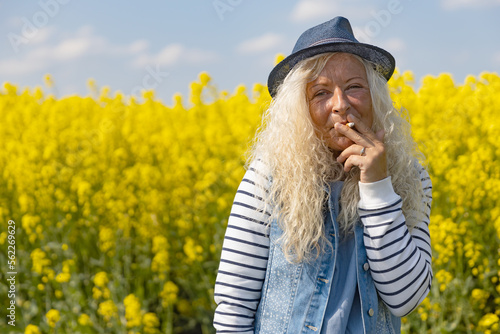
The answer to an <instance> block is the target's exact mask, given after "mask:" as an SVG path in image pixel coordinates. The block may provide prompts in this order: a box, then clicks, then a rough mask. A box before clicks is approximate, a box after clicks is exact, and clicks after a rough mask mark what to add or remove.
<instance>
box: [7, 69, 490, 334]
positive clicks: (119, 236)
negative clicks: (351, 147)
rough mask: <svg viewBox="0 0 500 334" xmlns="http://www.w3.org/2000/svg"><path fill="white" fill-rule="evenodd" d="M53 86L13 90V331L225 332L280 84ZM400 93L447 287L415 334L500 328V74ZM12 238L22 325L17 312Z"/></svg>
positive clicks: (415, 323)
mask: <svg viewBox="0 0 500 334" xmlns="http://www.w3.org/2000/svg"><path fill="white" fill-rule="evenodd" d="M53 84H54V83H53V82H52V80H51V78H50V77H47V78H46V86H47V87H45V88H43V89H42V88H33V89H26V90H24V91H21V90H20V89H19V88H18V87H16V86H14V85H12V84H9V83H5V84H4V85H3V88H1V89H0V136H1V140H0V173H1V174H0V226H1V228H0V254H1V255H0V268H1V270H0V272H1V273H2V280H1V282H0V293H1V296H2V300H4V301H6V302H4V303H3V304H2V311H1V312H0V313H1V314H2V317H1V318H0V332H2V333H9V332H13V333H19V332H21V333H25V334H35V333H82V334H84V333H130V334H132V333H137V334H138V333H151V334H153V333H201V332H202V333H212V332H213V329H212V326H211V321H212V313H213V310H214V303H213V285H214V281H215V277H216V270H217V266H218V258H219V255H220V251H221V246H222V239H223V236H224V232H225V226H226V223H227V218H228V215H229V211H230V207H231V204H232V199H233V197H234V193H235V191H236V188H237V186H238V184H239V182H240V180H241V178H242V176H243V174H244V168H243V164H244V161H245V152H246V150H247V149H248V147H249V143H250V141H251V139H252V136H253V135H254V133H255V131H256V129H257V128H258V127H259V126H260V121H261V115H262V112H263V110H264V109H265V108H266V106H267V105H268V104H269V102H270V97H269V95H268V93H267V89H266V87H265V86H263V85H261V84H256V85H255V86H254V87H253V88H252V90H248V89H247V88H245V87H243V86H240V87H237V88H236V89H235V91H234V92H224V91H223V92H220V91H217V89H216V88H215V86H214V85H213V84H212V83H211V78H210V77H209V75H208V74H206V73H202V74H200V76H199V78H198V79H197V80H196V81H195V82H193V83H192V84H191V87H190V88H191V93H190V96H189V98H188V100H183V98H182V97H181V96H180V95H176V96H174V98H173V103H172V105H171V106H167V105H165V104H163V103H161V102H159V101H158V100H156V99H155V96H154V92H153V91H148V92H144V94H143V96H142V97H141V98H126V97H125V96H123V95H122V94H120V93H119V92H116V93H111V90H110V89H109V88H106V87H104V88H101V89H98V88H97V87H96V84H95V83H94V82H93V81H90V82H89V88H90V96H89V97H80V96H72V97H65V98H56V97H54V96H52V95H50V94H48V93H46V92H47V91H48V92H50V91H51V87H50V86H51V85H53ZM390 86H391V90H392V93H393V97H394V100H395V103H396V104H397V105H398V106H402V107H403V112H402V116H403V117H409V119H410V121H411V123H412V126H413V136H414V138H415V139H416V141H417V142H418V144H419V147H420V149H421V151H422V152H423V153H424V155H425V156H426V158H427V160H426V164H427V167H428V169H429V172H430V174H431V178H432V181H433V185H434V202H433V211H432V216H431V236H432V243H433V256H434V263H433V268H434V282H433V288H432V292H431V294H430V296H429V297H428V298H427V299H426V300H425V301H424V303H423V304H422V305H421V306H420V307H419V308H418V310H417V311H415V312H414V313H412V314H411V315H410V316H409V317H407V318H405V319H403V329H404V331H405V332H406V333H498V332H499V325H500V319H499V317H500V281H499V279H500V242H499V240H500V239H499V238H500V162H499V161H500V140H499V139H498V137H499V136H500V116H499V114H500V77H499V76H498V75H497V74H492V73H483V74H481V75H479V76H477V77H473V76H469V77H468V78H467V79H466V80H465V83H463V84H460V85H458V84H456V83H454V82H453V80H452V78H451V77H450V76H449V75H446V74H442V75H440V76H439V77H431V76H427V77H425V78H424V79H423V81H422V84H421V85H420V84H418V83H414V82H413V78H412V74H411V73H409V72H405V73H396V75H395V76H394V78H393V79H391V81H390ZM416 86H419V88H418V90H417V88H416ZM44 90H45V91H46V92H44ZM9 220H12V221H14V222H15V234H14V236H15V238H12V237H10V235H12V234H10V233H9V230H8V221H9ZM13 240H15V242H14V243H15V259H16V263H15V269H16V272H17V275H16V292H15V300H16V312H15V317H16V318H15V320H16V322H15V323H16V327H15V328H14V327H12V326H11V325H9V324H8V323H7V321H8V320H9V318H6V316H4V315H6V314H7V313H8V310H7V306H8V303H9V301H8V299H7V297H6V296H7V294H8V291H9V284H8V282H7V281H6V278H7V274H6V273H7V272H8V271H9V269H8V261H10V260H11V258H10V257H9V254H8V245H12V244H13ZM6 319H7V320H6Z"/></svg>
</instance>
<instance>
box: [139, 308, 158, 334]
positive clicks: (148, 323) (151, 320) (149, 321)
mask: <svg viewBox="0 0 500 334" xmlns="http://www.w3.org/2000/svg"><path fill="white" fill-rule="evenodd" d="M142 322H143V324H144V332H145V333H151V334H153V333H158V326H160V321H159V320H158V317H157V316H156V314H155V313H151V312H148V313H146V314H144V316H143V317H142Z"/></svg>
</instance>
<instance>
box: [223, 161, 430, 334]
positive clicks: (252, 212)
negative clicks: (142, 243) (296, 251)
mask: <svg viewBox="0 0 500 334" xmlns="http://www.w3.org/2000/svg"><path fill="white" fill-rule="evenodd" d="M420 168H421V167H420ZM264 170H265V166H264V165H263V164H262V163H259V162H258V163H256V164H254V165H253V166H251V168H249V169H248V171H247V172H246V174H245V176H244V178H243V180H242V182H241V184H240V186H239V188H238V191H237V193H236V196H235V199H234V203H233V206H232V209H231V214H230V216H229V221H228V226H227V230H226V235H225V238H224V243H223V248H222V253H221V260H220V265H219V271H218V274H217V279H216V283H215V291H214V298H215V302H216V304H217V308H216V311H215V314H214V327H215V328H216V330H217V333H253V323H254V316H255V313H256V311H257V307H258V304H259V301H260V297H261V289H262V285H263V283H264V278H265V274H266V267H267V257H268V253H269V238H268V236H267V233H268V231H267V227H266V223H267V218H268V217H269V214H268V213H266V212H265V211H264V212H263V211H262V210H260V209H261V208H262V207H263V198H264V196H265V193H266V186H268V184H269V180H268V178H267V177H266V173H265V172H262V171H264ZM420 178H421V183H422V188H423V190H424V198H423V201H422V203H423V204H422V209H423V210H424V211H425V217H426V219H425V220H423V221H421V222H419V223H418V224H417V225H416V226H415V227H414V228H413V229H411V230H409V229H408V228H407V225H406V220H405V217H404V215H403V212H402V210H401V207H402V200H401V197H400V196H399V195H397V194H396V193H395V192H394V190H393V188H392V184H391V179H390V177H388V178H386V179H384V180H381V181H378V182H375V183H359V190H360V201H359V204H358V212H359V216H360V218H361V221H362V223H363V224H364V243H365V248H366V251H367V256H368V263H369V266H370V271H371V274H372V278H373V280H374V283H375V287H376V289H377V290H378V293H379V296H380V298H382V300H383V301H384V303H385V304H386V305H387V307H388V308H389V310H390V311H391V312H392V313H393V314H394V315H396V316H404V315H406V314H409V313H410V312H411V311H413V310H414V309H415V308H416V307H417V306H418V305H419V304H420V303H421V302H422V300H423V299H424V298H425V297H426V295H427V294H428V292H429V290H430V285H431V281H432V268H431V259H432V255H431V243H430V234H429V216H430V209H431V206H430V204H431V201H432V185H431V180H430V178H429V175H428V174H427V171H426V170H425V169H424V168H421V169H420Z"/></svg>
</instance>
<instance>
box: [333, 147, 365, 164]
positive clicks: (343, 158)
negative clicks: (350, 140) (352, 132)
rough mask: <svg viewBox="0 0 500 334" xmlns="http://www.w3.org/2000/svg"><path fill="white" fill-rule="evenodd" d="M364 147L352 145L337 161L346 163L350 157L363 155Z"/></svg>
mask: <svg viewBox="0 0 500 334" xmlns="http://www.w3.org/2000/svg"><path fill="white" fill-rule="evenodd" d="M363 147H364V146H361V145H351V146H349V147H348V148H346V149H345V150H343V151H342V152H340V154H339V155H338V157H337V161H338V162H340V163H344V161H346V160H347V159H348V158H349V157H351V156H353V155H361V150H362V149H363Z"/></svg>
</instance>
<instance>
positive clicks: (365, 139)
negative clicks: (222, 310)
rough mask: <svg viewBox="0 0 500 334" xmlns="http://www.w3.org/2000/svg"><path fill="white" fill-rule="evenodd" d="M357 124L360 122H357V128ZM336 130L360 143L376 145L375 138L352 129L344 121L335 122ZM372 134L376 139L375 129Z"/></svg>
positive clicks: (368, 145)
mask: <svg viewBox="0 0 500 334" xmlns="http://www.w3.org/2000/svg"><path fill="white" fill-rule="evenodd" d="M357 126H358V124H357V123H356V128H357ZM335 130H336V131H337V132H338V133H340V134H342V135H344V136H345V137H347V138H349V139H350V140H352V141H353V142H354V143H356V144H358V145H361V146H365V147H371V146H373V145H374V143H373V140H372V139H370V138H369V135H367V134H362V133H361V132H358V131H356V130H354V129H351V128H350V127H348V126H347V125H344V124H342V123H335ZM370 131H371V130H370ZM371 136H372V137H373V139H376V138H375V134H373V131H372V135H371Z"/></svg>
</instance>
